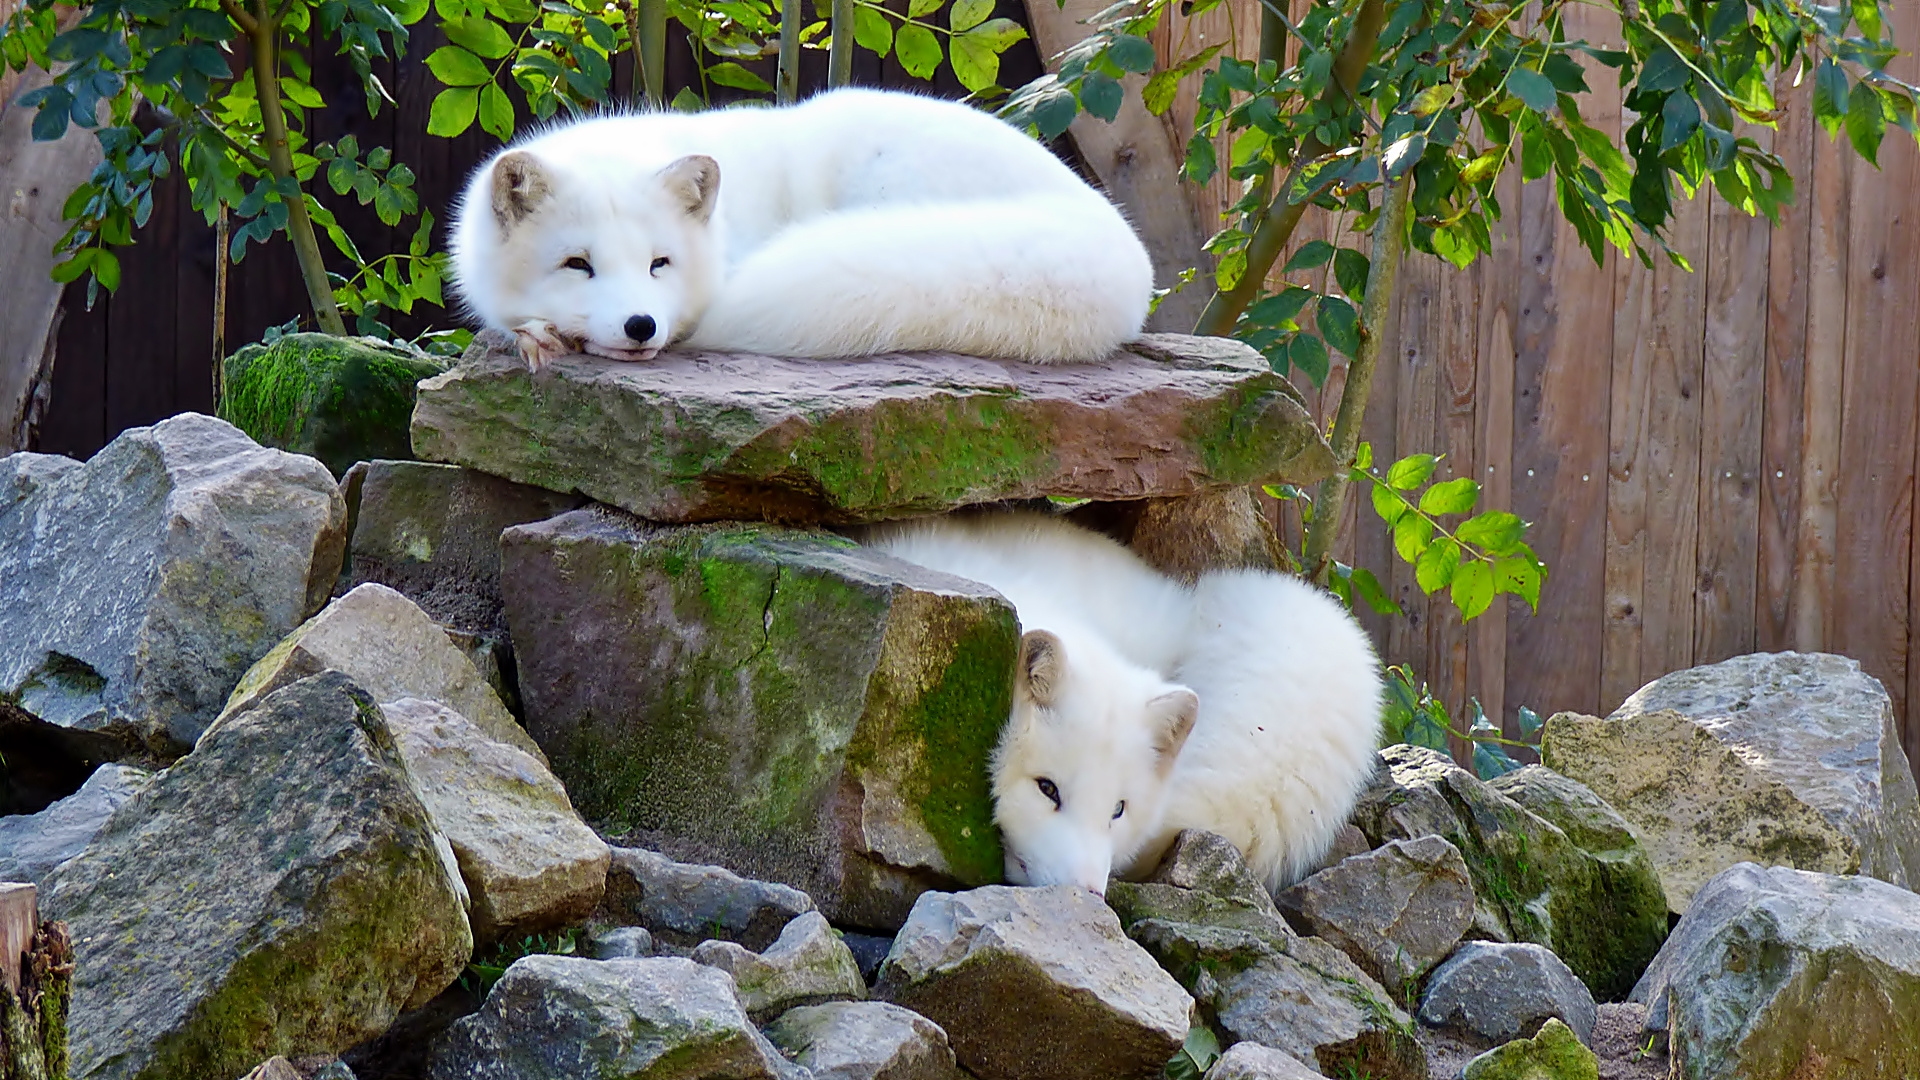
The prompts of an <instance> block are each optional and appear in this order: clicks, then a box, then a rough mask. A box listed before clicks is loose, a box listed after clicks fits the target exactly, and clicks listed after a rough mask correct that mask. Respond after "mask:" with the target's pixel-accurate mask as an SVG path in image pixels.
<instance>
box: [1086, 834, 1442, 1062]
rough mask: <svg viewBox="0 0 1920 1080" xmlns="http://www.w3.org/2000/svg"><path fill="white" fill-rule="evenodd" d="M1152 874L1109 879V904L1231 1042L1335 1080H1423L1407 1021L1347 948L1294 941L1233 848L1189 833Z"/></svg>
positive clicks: (1311, 940) (1421, 1057)
mask: <svg viewBox="0 0 1920 1080" xmlns="http://www.w3.org/2000/svg"><path fill="white" fill-rule="evenodd" d="M1153 876H1154V878H1155V879H1157V880H1154V881H1148V882H1143V883H1140V884H1134V883H1130V882H1123V881H1116V882H1111V883H1109V884H1108V886H1107V902H1108V903H1109V904H1111V905H1112V906H1113V909H1114V911H1115V912H1116V913H1117V914H1118V915H1119V916H1120V922H1121V925H1123V926H1125V927H1126V928H1127V934H1128V936H1129V937H1131V938H1133V940H1135V941H1137V942H1139V943H1140V944H1141V945H1143V946H1145V947H1146V949H1147V951H1148V952H1149V953H1151V954H1153V957H1154V959H1156V960H1158V961H1159V962H1160V966H1161V967H1163V968H1165V969H1166V970H1167V971H1169V972H1171V973H1172V974H1173V975H1174V977H1175V978H1177V979H1178V980H1179V981H1180V984H1181V985H1183V986H1185V987H1187V989H1189V990H1190V991H1192V993H1193V996H1194V997H1195V998H1196V999H1198V1000H1199V1002H1200V1003H1201V1004H1202V1005H1203V1006H1205V1007H1206V1008H1207V1009H1208V1010H1210V1011H1211V1012H1212V1013H1213V1015H1214V1017H1215V1019H1216V1020H1217V1021H1218V1024H1219V1027H1220V1028H1221V1029H1222V1030H1224V1031H1225V1032H1226V1033H1227V1034H1228V1035H1229V1036H1231V1037H1232V1038H1234V1039H1236V1040H1240V1041H1253V1042H1258V1043H1261V1044H1264V1045H1267V1046H1272V1047H1275V1048H1278V1049H1280V1050H1282V1051H1284V1052H1285V1053H1288V1054H1290V1055H1292V1056H1294V1057H1295V1058H1298V1059H1299V1060H1301V1061H1312V1062H1314V1063H1315V1064H1316V1065H1317V1066H1318V1068H1319V1069H1320V1070H1321V1071H1322V1072H1324V1073H1326V1074H1327V1075H1329V1076H1337V1075H1344V1074H1353V1075H1366V1076H1372V1077H1374V1078H1375V1080H1425V1078H1426V1075H1427V1073H1426V1058H1425V1057H1424V1055H1423V1053H1422V1051H1421V1049H1420V1045H1419V1043H1418V1041H1417V1040H1416V1038H1415V1036H1414V1028H1413V1022H1412V1021H1411V1020H1410V1019H1409V1018H1408V1017H1407V1014H1406V1013H1404V1012H1402V1011H1401V1010H1400V1009H1399V1007H1398V1006H1397V1005H1395V1004H1394V1002H1393V998H1392V997H1391V996H1390V995H1389V994H1388V993H1387V991H1386V990H1385V989H1384V988H1382V987H1381V986H1380V984H1379V983H1377V982H1375V981H1374V980H1373V978H1372V977H1371V976H1369V975H1368V974H1367V973H1366V972H1365V971H1362V970H1361V969H1360V967H1359V966H1358V965H1357V964H1355V963H1354V962H1353V961H1352V960H1350V959H1348V958H1347V956H1346V955H1345V954H1344V953H1342V952H1340V950H1338V949H1336V948H1334V947H1333V946H1332V945H1329V944H1327V943H1326V942H1324V941H1321V940H1320V939H1318V938H1303V937H1300V936H1299V935H1298V934H1295V933H1294V931H1293V930H1292V929H1291V928H1290V927H1289V926H1288V925H1287V923H1286V921H1285V920H1284V919H1282V918H1281V917H1280V913H1279V912H1278V911H1277V910H1275V908H1274V905H1273V902H1272V900H1271V899H1269V898H1268V896H1267V893H1266V890H1265V889H1264V888H1261V887H1260V885H1259V883H1258V882H1257V881H1255V880H1254V878H1253V876H1252V874H1251V872H1250V871H1248V870H1247V868H1246V864H1245V862H1244V861H1243V860H1242V859H1241V857H1240V852H1239V850H1238V849H1237V848H1235V847H1234V846H1233V845H1232V844H1230V843H1227V842H1226V841H1225V840H1222V839H1220V838H1219V837H1217V836H1213V835H1212V834H1210V833H1202V832H1195V831H1191V830H1190V831H1188V832H1184V833H1182V834H1181V835H1180V837H1179V838H1178V840H1177V841H1176V844H1175V846H1174V848H1173V849H1172V850H1171V851H1170V852H1169V853H1168V855H1167V857H1166V859H1164V860H1163V861H1162V863H1161V865H1160V867H1159V868H1158V869H1157V870H1156V871H1155V873H1154V875H1153ZM1170 882H1187V883H1190V885H1191V886H1192V887H1188V886H1186V885H1178V884H1170Z"/></svg>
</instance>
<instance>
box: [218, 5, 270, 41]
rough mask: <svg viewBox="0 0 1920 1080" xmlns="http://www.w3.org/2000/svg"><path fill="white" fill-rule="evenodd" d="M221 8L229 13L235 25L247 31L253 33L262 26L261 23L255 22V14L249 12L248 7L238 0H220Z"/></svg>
mask: <svg viewBox="0 0 1920 1080" xmlns="http://www.w3.org/2000/svg"><path fill="white" fill-rule="evenodd" d="M220 8H221V10H223V11H225V12H226V13H227V18H229V19H232V20H233V22H234V25H236V26H238V27H239V28H240V29H241V30H242V31H244V32H245V33H247V34H252V33H254V32H255V31H256V30H258V29H259V28H260V24H259V23H256V22H254V21H253V16H251V15H249V14H247V11H246V9H245V8H243V7H241V6H240V5H239V3H237V2H236V0H220Z"/></svg>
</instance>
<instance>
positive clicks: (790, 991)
mask: <svg viewBox="0 0 1920 1080" xmlns="http://www.w3.org/2000/svg"><path fill="white" fill-rule="evenodd" d="M693 959H694V961H695V962H696V963H701V964H705V965H707V966H708V967H716V968H719V969H720V970H721V971H724V972H726V973H727V974H729V975H732V976H733V990H734V994H735V996H737V997H738V998H739V999H740V1007H741V1008H743V1009H745V1010H747V1015H748V1016H751V1017H753V1020H754V1022H755V1023H761V1024H763V1023H766V1022H767V1021H768V1020H771V1019H773V1018H774V1017H776V1016H779V1015H780V1014H781V1013H784V1012H786V1011H787V1010H788V1009H791V1008H793V1007H794V1006H796V1005H818V1004H820V1003H822V1002H826V1001H859V1000H860V999H862V998H864V997H866V996H867V981H866V980H865V979H863V978H861V977H860V966H859V965H858V964H857V963H855V962H854V959H853V953H852V952H850V951H848V949H847V946H846V945H845V944H844V943H843V942H842V941H841V940H840V939H839V937H837V936H836V935H835V934H834V932H833V927H831V926H829V925H827V919H826V916H824V915H822V914H820V913H819V912H817V911H809V912H807V913H806V914H805V915H802V916H800V917H799V918H796V919H794V920H793V921H792V922H790V923H788V924H787V928H786V929H785V930H782V931H781V932H780V939H779V940H778V941H775V942H774V943H773V944H772V945H771V946H769V947H768V948H767V949H766V951H764V952H757V953H756V952H749V951H748V950H746V949H743V948H741V947H740V946H738V945H736V944H734V943H733V942H731V941H703V942H701V943H700V944H699V945H698V946H697V947H695V948H694V950H693Z"/></svg>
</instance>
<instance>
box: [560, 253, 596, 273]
mask: <svg viewBox="0 0 1920 1080" xmlns="http://www.w3.org/2000/svg"><path fill="white" fill-rule="evenodd" d="M560 265H561V266H563V267H565V268H567V269H568V270H580V271H583V272H584V273H585V274H586V275H587V276H588V277H592V276H593V264H592V263H590V262H588V261H587V260H586V257H585V256H582V255H575V256H573V257H572V258H570V259H568V260H567V261H566V262H563V263H561V264H560Z"/></svg>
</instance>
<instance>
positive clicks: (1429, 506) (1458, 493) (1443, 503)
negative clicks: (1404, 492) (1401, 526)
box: [1420, 476, 1480, 517]
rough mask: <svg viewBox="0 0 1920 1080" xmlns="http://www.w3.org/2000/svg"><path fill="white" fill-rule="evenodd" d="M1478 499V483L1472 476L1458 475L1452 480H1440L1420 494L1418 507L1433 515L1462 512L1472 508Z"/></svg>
mask: <svg viewBox="0 0 1920 1080" xmlns="http://www.w3.org/2000/svg"><path fill="white" fill-rule="evenodd" d="M1478 501H1480V485H1479V484H1477V483H1475V482H1474V480H1473V478H1472V477H1469V476H1459V477H1455V478H1454V479H1452V480H1442V481H1440V482H1439V483H1437V484H1435V485H1433V486H1432V487H1430V488H1428V489H1427V490H1426V491H1425V492H1422V493H1421V495H1420V509H1421V510H1422V511H1423V512H1425V513H1428V514H1432V515H1434V516H1435V517H1438V516H1440V515H1441V514H1464V513H1467V512H1468V511H1470V510H1472V509H1473V504H1474V503H1476V502H1478Z"/></svg>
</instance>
